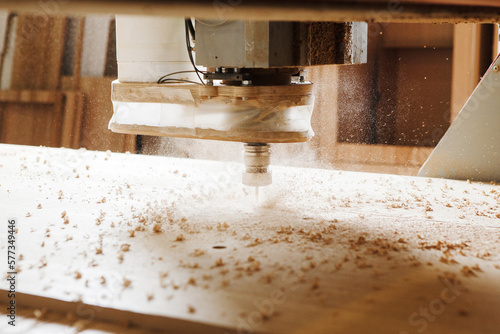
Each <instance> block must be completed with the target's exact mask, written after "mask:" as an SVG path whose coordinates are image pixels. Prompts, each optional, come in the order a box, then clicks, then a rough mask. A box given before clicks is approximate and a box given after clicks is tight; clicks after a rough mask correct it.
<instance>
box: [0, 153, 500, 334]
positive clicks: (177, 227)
mask: <svg viewBox="0 0 500 334" xmlns="http://www.w3.org/2000/svg"><path fill="white" fill-rule="evenodd" d="M0 157H1V160H0V190H1V191H0V201H1V202H2V203H6V208H7V209H6V210H4V211H2V212H1V214H0V220H2V221H6V219H7V218H8V217H15V218H17V219H18V233H17V240H18V241H17V249H18V252H19V253H18V254H22V259H20V260H19V266H18V267H17V270H18V271H19V274H18V278H19V280H18V286H17V289H18V292H19V293H21V297H19V298H20V299H19V300H21V299H22V300H23V304H22V305H21V307H20V308H21V311H22V309H24V308H25V307H26V308H29V309H33V308H37V309H39V310H41V309H42V308H44V307H45V308H46V312H47V313H46V315H45V316H41V314H42V315H43V312H37V313H36V314H38V315H39V316H41V319H40V320H39V321H42V322H46V321H50V319H51V318H52V313H51V310H59V311H58V312H61V311H62V313H60V314H62V316H64V313H65V312H69V313H71V314H70V315H68V316H67V319H74V320H73V321H75V320H76V319H79V318H78V316H79V317H81V318H82V319H84V321H86V320H90V321H102V320H106V321H113V322H115V323H124V322H127V323H128V324H130V325H131V326H133V327H134V328H137V329H139V330H140V329H142V328H150V329H151V328H157V329H161V330H162V331H164V332H175V333H183V332H186V333H190V332H203V333H226V332H227V333H233V332H235V333H236V332H239V333H241V332H273V333H304V332H307V333H332V332H338V333H347V332H348V333H367V332H371V331H373V329H374V328H376V330H377V332H384V333H385V332H397V333H418V332H421V331H424V330H425V332H426V333H474V334H476V333H493V332H495V331H496V330H497V328H498V327H499V326H500V320H499V319H498V317H496V315H497V313H498V308H499V307H500V290H499V289H498V277H499V276H500V243H499V242H498V241H499V236H500V234H499V227H500V218H499V217H500V197H499V196H500V186H499V185H492V184H481V183H468V182H465V181H463V182H461V181H449V180H439V179H426V178H413V177H401V176H390V175H380V174H364V173H350V172H339V171H328V170H317V169H310V168H309V169H302V168H287V167H277V166H275V167H274V169H273V173H274V183H273V185H272V186H270V187H268V188H266V189H261V190H262V192H261V199H260V202H256V200H255V197H254V193H253V191H252V189H247V188H245V187H243V186H242V185H241V184H240V175H241V174H240V172H241V169H242V168H241V165H239V164H232V163H222V162H210V161H200V160H186V159H175V158H165V157H154V156H135V155H130V154H112V153H105V152H91V151H86V150H78V151H74V150H67V149H48V148H39V147H23V146H10V145H0ZM28 189H29V190H28ZM0 238H2V240H6V239H5V238H6V236H5V230H2V231H1V234H0ZM0 252H4V253H5V252H6V248H5V242H3V241H2V242H1V243H0ZM2 270H4V269H3V268H2ZM5 286H6V281H5V280H2V281H0V288H1V289H5ZM30 294H31V295H36V296H39V297H37V298H29V296H28V295H30ZM6 296H7V294H6V293H5V291H0V302H1V303H2V304H4V303H5V302H6V301H7V300H6V298H7V297H6ZM2 312H5V311H4V310H3V308H2ZM56 313H57V312H56ZM73 313H74V314H73ZM23 315H24V317H27V318H28V320H30V319H29V318H30V316H29V313H28V314H26V312H25V313H23ZM19 320H20V321H21V320H23V318H20V319H19ZM30 321H32V320H30ZM35 323H36V321H35ZM4 324H5V322H1V323H0V326H3V325H4ZM42 326H44V325H43V324H42ZM90 326H92V323H90ZM0 328H2V327H0ZM35 328H36V327H35ZM74 328H77V326H76V325H75V326H74V327H73V329H74ZM28 333H29V331H28Z"/></svg>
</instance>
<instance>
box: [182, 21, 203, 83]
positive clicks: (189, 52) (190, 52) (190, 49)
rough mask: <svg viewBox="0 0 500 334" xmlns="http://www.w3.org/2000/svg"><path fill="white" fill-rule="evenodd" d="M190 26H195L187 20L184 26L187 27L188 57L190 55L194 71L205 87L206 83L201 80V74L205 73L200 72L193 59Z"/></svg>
mask: <svg viewBox="0 0 500 334" xmlns="http://www.w3.org/2000/svg"><path fill="white" fill-rule="evenodd" d="M189 24H191V25H192V24H193V23H192V22H191V19H186V20H185V21H184V26H185V31H186V47H187V51H188V55H189V60H190V61H191V64H192V65H193V68H194V70H195V71H196V75H197V76H198V79H200V82H201V83H202V84H203V85H205V82H204V81H203V79H202V78H201V76H200V73H203V72H202V71H200V70H199V69H198V68H197V67H196V65H195V63H194V58H193V48H192V47H191V42H190V41H189V37H190V30H189V29H190V28H189Z"/></svg>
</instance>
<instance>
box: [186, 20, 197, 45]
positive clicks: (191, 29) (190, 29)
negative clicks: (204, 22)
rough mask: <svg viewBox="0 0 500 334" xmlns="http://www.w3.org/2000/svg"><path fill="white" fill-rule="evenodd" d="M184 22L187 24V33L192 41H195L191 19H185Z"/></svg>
mask: <svg viewBox="0 0 500 334" xmlns="http://www.w3.org/2000/svg"><path fill="white" fill-rule="evenodd" d="M186 22H187V23H188V28H189V33H190V34H191V36H192V37H193V41H195V40H196V31H195V30H194V26H193V21H192V20H191V19H186Z"/></svg>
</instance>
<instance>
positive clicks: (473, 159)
mask: <svg viewBox="0 0 500 334" xmlns="http://www.w3.org/2000/svg"><path fill="white" fill-rule="evenodd" d="M418 175H419V176H427V177H442V178H449V179H461V180H474V181H486V182H489V181H496V182H500V55H499V56H498V57H497V58H496V60H495V61H494V62H493V64H492V65H491V67H490V68H489V70H488V71H487V72H486V74H485V75H484V77H483V79H482V80H481V82H480V83H479V85H478V86H477V88H476V89H475V90H474V92H473V93H472V95H471V97H470V98H469V100H468V101H467V103H466V104H465V106H464V107H463V109H462V110H461V111H460V113H459V114H458V116H457V118H456V119H455V121H454V122H453V123H452V124H451V126H450V128H449V129H448V131H447V132H446V133H445V135H444V136H443V138H442V139H441V141H440V142H439V143H438V145H437V146H436V148H435V149H434V151H433V152H432V154H431V155H430V157H429V158H428V159H427V161H426V162H425V164H424V165H423V166H422V168H421V169H420V172H419V173H418Z"/></svg>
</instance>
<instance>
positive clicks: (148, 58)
mask: <svg viewBox="0 0 500 334" xmlns="http://www.w3.org/2000/svg"><path fill="white" fill-rule="evenodd" d="M116 52H117V60H118V79H119V80H120V81H121V82H156V81H158V79H159V78H160V77H162V76H163V75H165V74H168V73H173V72H177V71H192V70H193V65H192V64H191V62H190V60H189V57H188V52H187V46H186V33H185V27H184V19H183V18H167V17H154V16H137V15H117V17H116ZM170 78H180V79H187V80H196V81H198V80H199V79H198V77H197V76H196V74H195V73H183V74H179V75H175V76H172V77H170Z"/></svg>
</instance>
